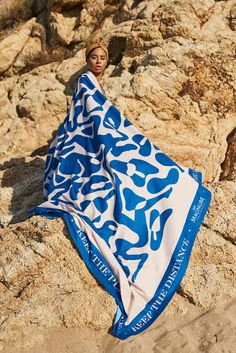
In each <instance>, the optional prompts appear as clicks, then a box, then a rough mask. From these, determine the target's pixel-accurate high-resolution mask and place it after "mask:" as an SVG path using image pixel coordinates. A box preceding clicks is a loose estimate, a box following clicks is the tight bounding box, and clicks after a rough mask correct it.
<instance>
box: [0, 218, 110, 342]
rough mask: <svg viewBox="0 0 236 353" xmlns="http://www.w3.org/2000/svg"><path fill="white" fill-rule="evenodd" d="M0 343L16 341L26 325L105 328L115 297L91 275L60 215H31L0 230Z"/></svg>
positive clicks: (107, 324)
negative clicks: (53, 216)
mask: <svg viewBox="0 0 236 353" xmlns="http://www.w3.org/2000/svg"><path fill="white" fill-rule="evenodd" d="M0 241H1V254H3V255H2V256H1V266H0V268H1V274H0V278H1V279H0V287H1V292H0V293H1V294H0V295H1V300H0V301H1V303H2V304H3V305H2V307H1V333H0V341H4V342H5V343H9V342H12V343H14V342H16V341H17V340H19V339H20V338H22V335H23V336H24V335H25V333H26V331H27V327H28V325H38V326H41V327H53V326H58V325H65V326H66V327H72V326H77V327H83V326H87V327H90V328H93V329H95V330H101V331H103V332H104V333H105V330H106V329H107V327H108V326H109V325H111V323H112V319H113V316H114V314H115V309H116V305H115V301H114V299H113V298H112V297H111V296H110V295H109V294H108V293H107V292H106V291H105V290H104V289H103V288H102V287H101V286H100V285H97V284H98V283H97V281H96V280H95V279H94V277H93V276H92V275H91V274H90V273H89V271H88V269H87V267H86V265H85V263H84V262H83V260H82V259H81V257H80V256H79V254H78V253H77V251H76V250H75V248H74V246H73V244H72V242H71V240H70V237H69V236H68V231H67V229H66V226H65V224H64V223H63V221H62V220H61V219H56V220H51V221H49V220H46V219H43V218H42V217H38V216H35V217H31V218H30V219H29V220H27V221H25V222H21V223H18V224H15V225H9V227H8V228H5V229H2V230H0Z"/></svg>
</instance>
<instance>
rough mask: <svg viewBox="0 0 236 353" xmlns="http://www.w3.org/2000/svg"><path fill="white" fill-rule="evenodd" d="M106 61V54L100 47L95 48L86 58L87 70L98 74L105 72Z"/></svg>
mask: <svg viewBox="0 0 236 353" xmlns="http://www.w3.org/2000/svg"><path fill="white" fill-rule="evenodd" d="M107 61H108V59H107V55H106V52H105V51H104V50H103V49H102V48H100V47H98V48H95V49H93V50H91V52H90V53H89V55H88V57H87V64H88V69H89V70H91V71H93V72H95V73H97V74H99V73H100V72H102V71H104V70H105V68H106V65H107Z"/></svg>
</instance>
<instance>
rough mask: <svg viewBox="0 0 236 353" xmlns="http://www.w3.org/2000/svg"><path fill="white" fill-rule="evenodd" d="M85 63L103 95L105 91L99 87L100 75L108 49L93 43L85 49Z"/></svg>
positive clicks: (104, 65)
mask: <svg viewBox="0 0 236 353" xmlns="http://www.w3.org/2000/svg"><path fill="white" fill-rule="evenodd" d="M85 56H86V62H87V65H88V69H89V70H90V71H91V72H92V73H93V74H94V76H95V77H96V79H97V81H98V83H99V85H100V88H101V90H102V92H103V94H104V95H105V91H104V89H103V87H102V85H101V78H102V74H103V72H104V70H105V68H106V66H107V63H108V49H107V47H106V46H105V45H104V44H102V43H94V44H91V45H89V46H88V47H87V49H86V52H85Z"/></svg>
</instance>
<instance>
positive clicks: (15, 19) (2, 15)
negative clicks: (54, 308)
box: [0, 0, 34, 30]
mask: <svg viewBox="0 0 236 353" xmlns="http://www.w3.org/2000/svg"><path fill="white" fill-rule="evenodd" d="M33 1H34V0H7V1H6V0H0V29H1V30H4V29H7V28H9V27H14V26H15V25H16V24H19V23H20V22H22V21H25V20H27V19H29V18H30V17H32V9H31V8H32V4H33Z"/></svg>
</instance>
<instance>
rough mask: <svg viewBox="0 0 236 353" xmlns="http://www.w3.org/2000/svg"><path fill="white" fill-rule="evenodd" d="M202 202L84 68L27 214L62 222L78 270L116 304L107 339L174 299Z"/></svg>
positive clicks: (190, 177)
mask: <svg viewBox="0 0 236 353" xmlns="http://www.w3.org/2000/svg"><path fill="white" fill-rule="evenodd" d="M210 198H211V194H210V192H209V190H207V189H206V188H205V187H204V186H203V185H202V181H201V173H200V172H196V171H194V170H192V169H189V168H186V167H182V166H180V165H178V164H177V163H175V162H174V161H173V160H171V159H170V158H169V157H168V156H167V155H166V154H165V153H163V152H162V151H161V150H160V149H159V148H158V147H157V146H155V145H154V144H153V143H152V142H151V141H150V140H149V139H147V138H146V137H145V135H144V134H142V133H141V132H140V131H139V130H138V129H137V128H136V127H135V126H134V125H133V124H132V123H131V122H130V121H129V120H128V119H126V118H125V117H124V116H123V115H122V114H121V112H120V111H119V110H118V109H117V108H116V107H115V106H114V105H113V104H111V102H109V100H108V99H107V98H106V97H105V96H104V94H103V93H102V91H101V88H100V86H99V84H98V81H97V79H96V77H95V76H94V74H93V73H92V72H91V71H89V70H88V71H87V72H85V73H84V74H82V75H81V76H80V78H79V80H78V85H77V89H76V91H75V94H74V96H73V99H72V102H71V106H70V109H69V111H68V113H67V116H66V118H65V120H64V121H63V122H62V124H61V125H60V127H59V130H58V133H57V135H56V137H55V138H54V140H53V142H52V144H51V146H50V148H49V151H48V155H47V159H46V167H45V176H44V202H43V203H42V204H41V205H39V206H37V207H35V208H33V209H32V210H30V211H29V216H32V215H33V214H40V215H42V216H43V217H47V218H55V217H62V218H63V219H64V220H65V222H66V224H67V226H68V229H69V232H70V235H71V238H72V239H73V241H74V243H75V244H76V247H77V249H78V250H79V252H80V253H81V256H82V258H83V260H84V261H85V263H86V265H87V267H88V268H89V270H90V271H91V272H92V274H93V275H94V276H95V277H96V278H97V279H98V280H99V281H100V282H101V284H102V285H103V286H104V287H105V288H106V289H107V291H108V292H109V293H110V294H111V295H112V296H113V297H114V299H115V300H116V303H117V305H118V307H117V312H116V315H115V318H114V322H113V326H112V332H113V334H114V335H116V336H117V337H119V338H120V339H126V338H127V337H129V336H131V335H136V334H138V333H140V332H142V331H144V330H145V329H146V328H147V327H148V326H150V325H151V324H152V323H153V322H154V321H155V320H156V318H157V317H158V316H159V315H160V313H161V312H162V311H163V309H164V308H165V307H166V305H167V304H168V302H169V301H170V299H171V298H172V296H173V295H174V293H175V291H176V289H177V288H178V286H179V284H180V282H181V280H182V278H183V276H184V273H185V271H186V268H187V264H188V261H189V257H190V254H191V249H192V246H193V243H194V240H195V237H196V235H197V232H198V230H199V227H200V225H201V223H202V220H203V217H204V215H205V213H206V211H207V209H208V207H209V203H210Z"/></svg>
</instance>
